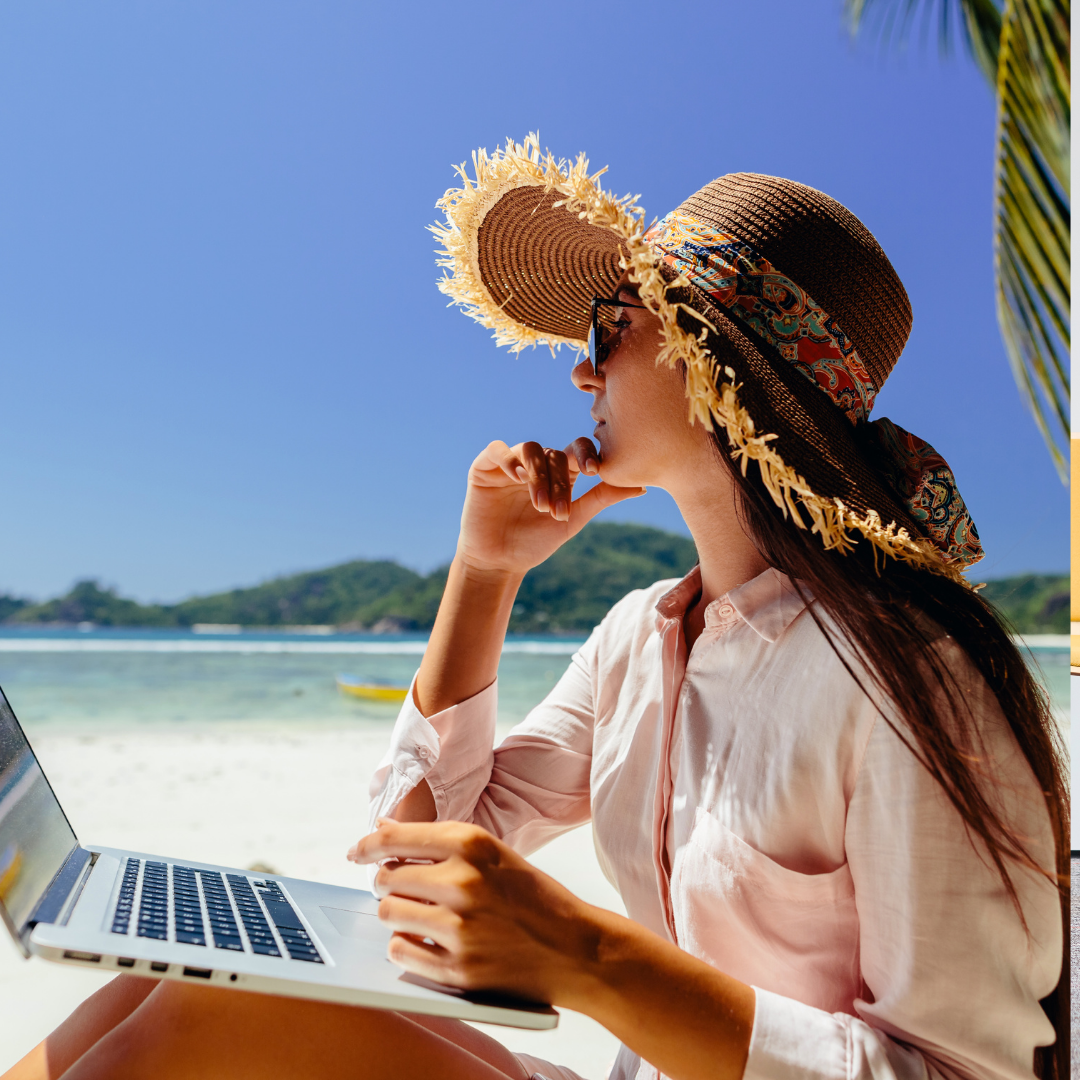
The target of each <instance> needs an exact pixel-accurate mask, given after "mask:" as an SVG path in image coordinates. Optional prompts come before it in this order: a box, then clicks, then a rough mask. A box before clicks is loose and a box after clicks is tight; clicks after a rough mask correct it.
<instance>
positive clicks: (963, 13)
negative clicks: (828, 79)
mask: <svg viewBox="0 0 1080 1080" xmlns="http://www.w3.org/2000/svg"><path fill="white" fill-rule="evenodd" d="M844 17H845V19H846V21H847V24H848V26H849V28H850V29H851V32H852V34H858V33H860V32H861V31H864V30H865V31H870V32H874V33H876V35H877V37H878V40H879V42H880V43H881V45H882V46H883V47H885V48H896V49H899V50H904V49H906V48H907V45H908V41H909V39H910V37H911V33H912V30H913V29H915V28H916V27H918V29H919V36H920V37H921V38H922V39H923V43H924V44H925V42H926V38H927V37H928V36H929V34H930V33H931V32H932V30H933V28H934V26H935V24H936V27H937V40H938V48H939V49H940V51H941V53H942V54H943V55H948V54H949V53H951V52H952V50H953V46H954V42H955V39H956V35H957V33H958V32H959V34H960V37H961V39H962V41H963V43H964V47H965V49H966V50H967V52H968V53H969V54H970V55H971V57H972V58H973V59H974V60H975V62H976V64H978V66H979V69H980V70H981V71H982V73H983V74H984V75H985V76H986V78H987V81H988V82H989V83H990V85H991V86H995V85H996V84H997V56H998V41H999V40H1000V39H1001V8H1000V6H999V4H998V3H997V2H996V0H844Z"/></svg>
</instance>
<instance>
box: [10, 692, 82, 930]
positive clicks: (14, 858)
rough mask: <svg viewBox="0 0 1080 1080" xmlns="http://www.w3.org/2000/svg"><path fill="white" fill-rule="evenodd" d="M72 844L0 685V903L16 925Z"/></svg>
mask: <svg viewBox="0 0 1080 1080" xmlns="http://www.w3.org/2000/svg"><path fill="white" fill-rule="evenodd" d="M76 843H77V841H76V839H75V833H74V832H73V831H72V829H71V826H70V825H69V824H68V820H67V818H66V817H65V816H64V811H63V810H61V809H60V803H59V802H57V800H56V796H55V795H54V794H53V790H52V788H51V787H50V786H49V781H48V780H46V779H45V774H44V773H43V772H42V771H41V766H40V765H39V764H38V761H37V758H36V757H34V752H33V751H32V750H31V749H30V744H29V743H28V742H27V741H26V736H25V735H24V734H23V733H22V728H20V727H19V722H18V721H17V720H16V719H15V714H14V713H13V712H12V711H11V706H10V705H8V702H7V698H6V697H4V692H3V691H2V690H0V904H3V906H4V908H5V909H6V911H7V914H8V916H9V917H10V918H11V922H12V923H13V925H14V926H15V928H16V929H20V928H21V927H22V926H23V924H24V923H25V922H26V920H27V919H28V918H29V917H30V914H31V912H32V911H33V910H34V907H35V905H36V904H37V902H38V900H39V899H40V897H41V895H42V893H44V892H45V890H46V889H47V888H48V887H49V885H50V883H51V882H52V879H53V878H54V877H56V875H57V873H59V871H60V868H61V867H62V866H63V865H64V861H65V860H66V859H67V857H68V855H69V854H70V853H71V850H72V848H74V847H75V846H76Z"/></svg>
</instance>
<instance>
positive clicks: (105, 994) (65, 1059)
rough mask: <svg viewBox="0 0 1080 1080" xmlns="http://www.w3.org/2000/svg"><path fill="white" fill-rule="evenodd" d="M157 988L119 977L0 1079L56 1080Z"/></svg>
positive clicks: (150, 983)
mask: <svg viewBox="0 0 1080 1080" xmlns="http://www.w3.org/2000/svg"><path fill="white" fill-rule="evenodd" d="M155 986H157V980H156V979H140V978H139V977H138V976H136V975H120V976H118V977H117V978H115V979H113V981H112V982H110V983H107V984H106V985H105V986H103V987H102V988H101V989H100V990H98V991H97V992H96V993H94V994H91V995H90V997H88V998H87V999H86V1000H85V1001H84V1002H83V1003H82V1004H81V1005H80V1006H79V1007H78V1008H77V1009H76V1010H75V1011H74V1012H73V1013H72V1014H71V1015H70V1016H69V1017H68V1018H67V1019H66V1020H65V1021H64V1022H63V1023H62V1024H61V1025H60V1026H59V1027H58V1028H57V1029H56V1030H55V1031H54V1032H53V1033H52V1034H51V1035H50V1036H49V1037H48V1038H47V1039H44V1040H43V1041H42V1042H40V1043H38V1045H37V1046H35V1047H34V1049H33V1050H31V1051H30V1053H29V1054H27V1055H26V1057H24V1058H23V1059H22V1060H21V1061H20V1062H18V1063H17V1064H15V1065H13V1066H12V1067H11V1068H10V1069H9V1070H8V1071H7V1072H6V1073H4V1075H3V1077H0V1080H56V1078H57V1077H59V1076H62V1075H63V1074H64V1072H65V1071H66V1070H67V1069H68V1068H70V1066H72V1065H73V1064H74V1063H75V1062H76V1061H78V1060H79V1058H81V1057H82V1056H83V1054H85V1053H86V1051H87V1050H89V1049H90V1047H91V1046H93V1045H94V1043H96V1042H97V1041H98V1039H100V1038H101V1037H102V1036H103V1035H107V1034H108V1033H109V1032H110V1031H112V1029H113V1028H114V1027H116V1025H117V1024H119V1023H121V1022H122V1021H123V1020H126V1019H127V1018H128V1016H130V1015H131V1014H132V1013H133V1012H134V1011H135V1010H136V1009H137V1008H138V1007H139V1006H140V1005H141V1004H142V1003H143V1001H145V1000H146V997H147V995H148V994H149V993H150V992H151V991H152V990H153V989H154V987H155Z"/></svg>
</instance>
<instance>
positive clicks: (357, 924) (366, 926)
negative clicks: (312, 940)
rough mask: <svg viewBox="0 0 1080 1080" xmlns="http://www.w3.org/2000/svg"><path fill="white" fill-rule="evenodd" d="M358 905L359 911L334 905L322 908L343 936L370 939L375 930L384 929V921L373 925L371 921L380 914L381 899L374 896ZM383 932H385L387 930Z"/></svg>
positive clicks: (359, 902) (376, 931)
mask: <svg viewBox="0 0 1080 1080" xmlns="http://www.w3.org/2000/svg"><path fill="white" fill-rule="evenodd" d="M356 906H357V907H358V908H359V910H358V911H346V910H345V909H344V908H334V907H324V908H320V910H321V911H322V913H323V914H324V915H325V916H326V917H327V918H328V919H329V920H330V922H331V924H332V925H333V927H334V929H335V930H336V931H337V932H338V933H339V934H340V935H341V936H342V937H349V938H369V939H370V938H371V937H372V933H373V932H374V933H379V932H380V931H382V923H379V922H376V923H375V924H374V925H373V924H372V921H371V920H372V919H373V918H377V917H378V914H379V901H378V899H376V897H374V896H373V897H372V898H371V900H370V901H367V900H360V901H358V902H357V905H356ZM376 928H378V929H376ZM382 932H383V933H385V931H382Z"/></svg>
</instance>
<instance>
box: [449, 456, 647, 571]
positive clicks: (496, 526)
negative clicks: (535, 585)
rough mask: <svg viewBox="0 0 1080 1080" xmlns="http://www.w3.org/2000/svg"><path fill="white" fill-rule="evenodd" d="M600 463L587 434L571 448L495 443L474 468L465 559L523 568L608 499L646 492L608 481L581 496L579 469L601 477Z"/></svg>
mask: <svg viewBox="0 0 1080 1080" xmlns="http://www.w3.org/2000/svg"><path fill="white" fill-rule="evenodd" d="M599 464H600V458H599V455H598V454H597V452H596V448H595V447H594V446H593V444H592V442H591V441H590V440H589V439H586V438H580V439H575V440H574V442H573V443H571V444H570V446H568V447H567V448H566V450H552V449H550V448H549V447H543V446H541V445H540V444H539V443H536V442H525V443H518V445H517V446H513V447H510V446H507V445H506V443H504V442H493V443H491V444H489V445H488V446H487V447H486V449H484V450H483V452H482V453H481V454H480V455H479V456H478V457H477V458H476V460H475V461H474V462H473V463H472V466H471V467H470V469H469V481H468V489H467V492H466V495H465V508H464V510H463V511H462V514H461V532H460V534H459V538H458V551H457V554H458V558H459V559H461V560H462V562H463V563H464V565H465V566H467V567H468V568H469V569H471V570H476V571H481V572H490V571H497V572H504V573H509V574H517V575H523V574H525V573H526V572H527V571H528V570H531V569H532V568H533V567H534V566H538V565H539V564H540V563H542V562H543V561H544V560H545V559H546V558H547V557H548V556H549V555H551V554H552V552H554V551H555V550H556V549H557V548H559V547H561V546H562V545H563V544H565V543H566V541H567V540H569V539H570V538H571V537H572V536H574V535H576V534H577V533H578V532H580V531H581V529H582V527H583V526H584V525H585V524H586V523H587V522H589V521H590V520H591V519H592V518H594V517H595V516H596V515H597V514H598V513H599V512H600V511H601V510H603V509H604V507H605V506H611V505H613V504H614V503H617V502H621V501H622V500H623V499H632V498H634V497H635V496H637V495H643V494H644V493H645V489H644V488H619V487H613V486H612V485H611V484H606V483H600V484H597V485H596V486H595V487H593V488H591V489H590V490H589V491H587V492H586V493H585V494H584V495H582V496H581V498H579V499H577V500H576V501H573V489H574V482H575V481H576V480H577V478H578V476H580V475H581V473H585V474H586V475H588V476H595V475H596V474H597V473H598V471H599Z"/></svg>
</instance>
